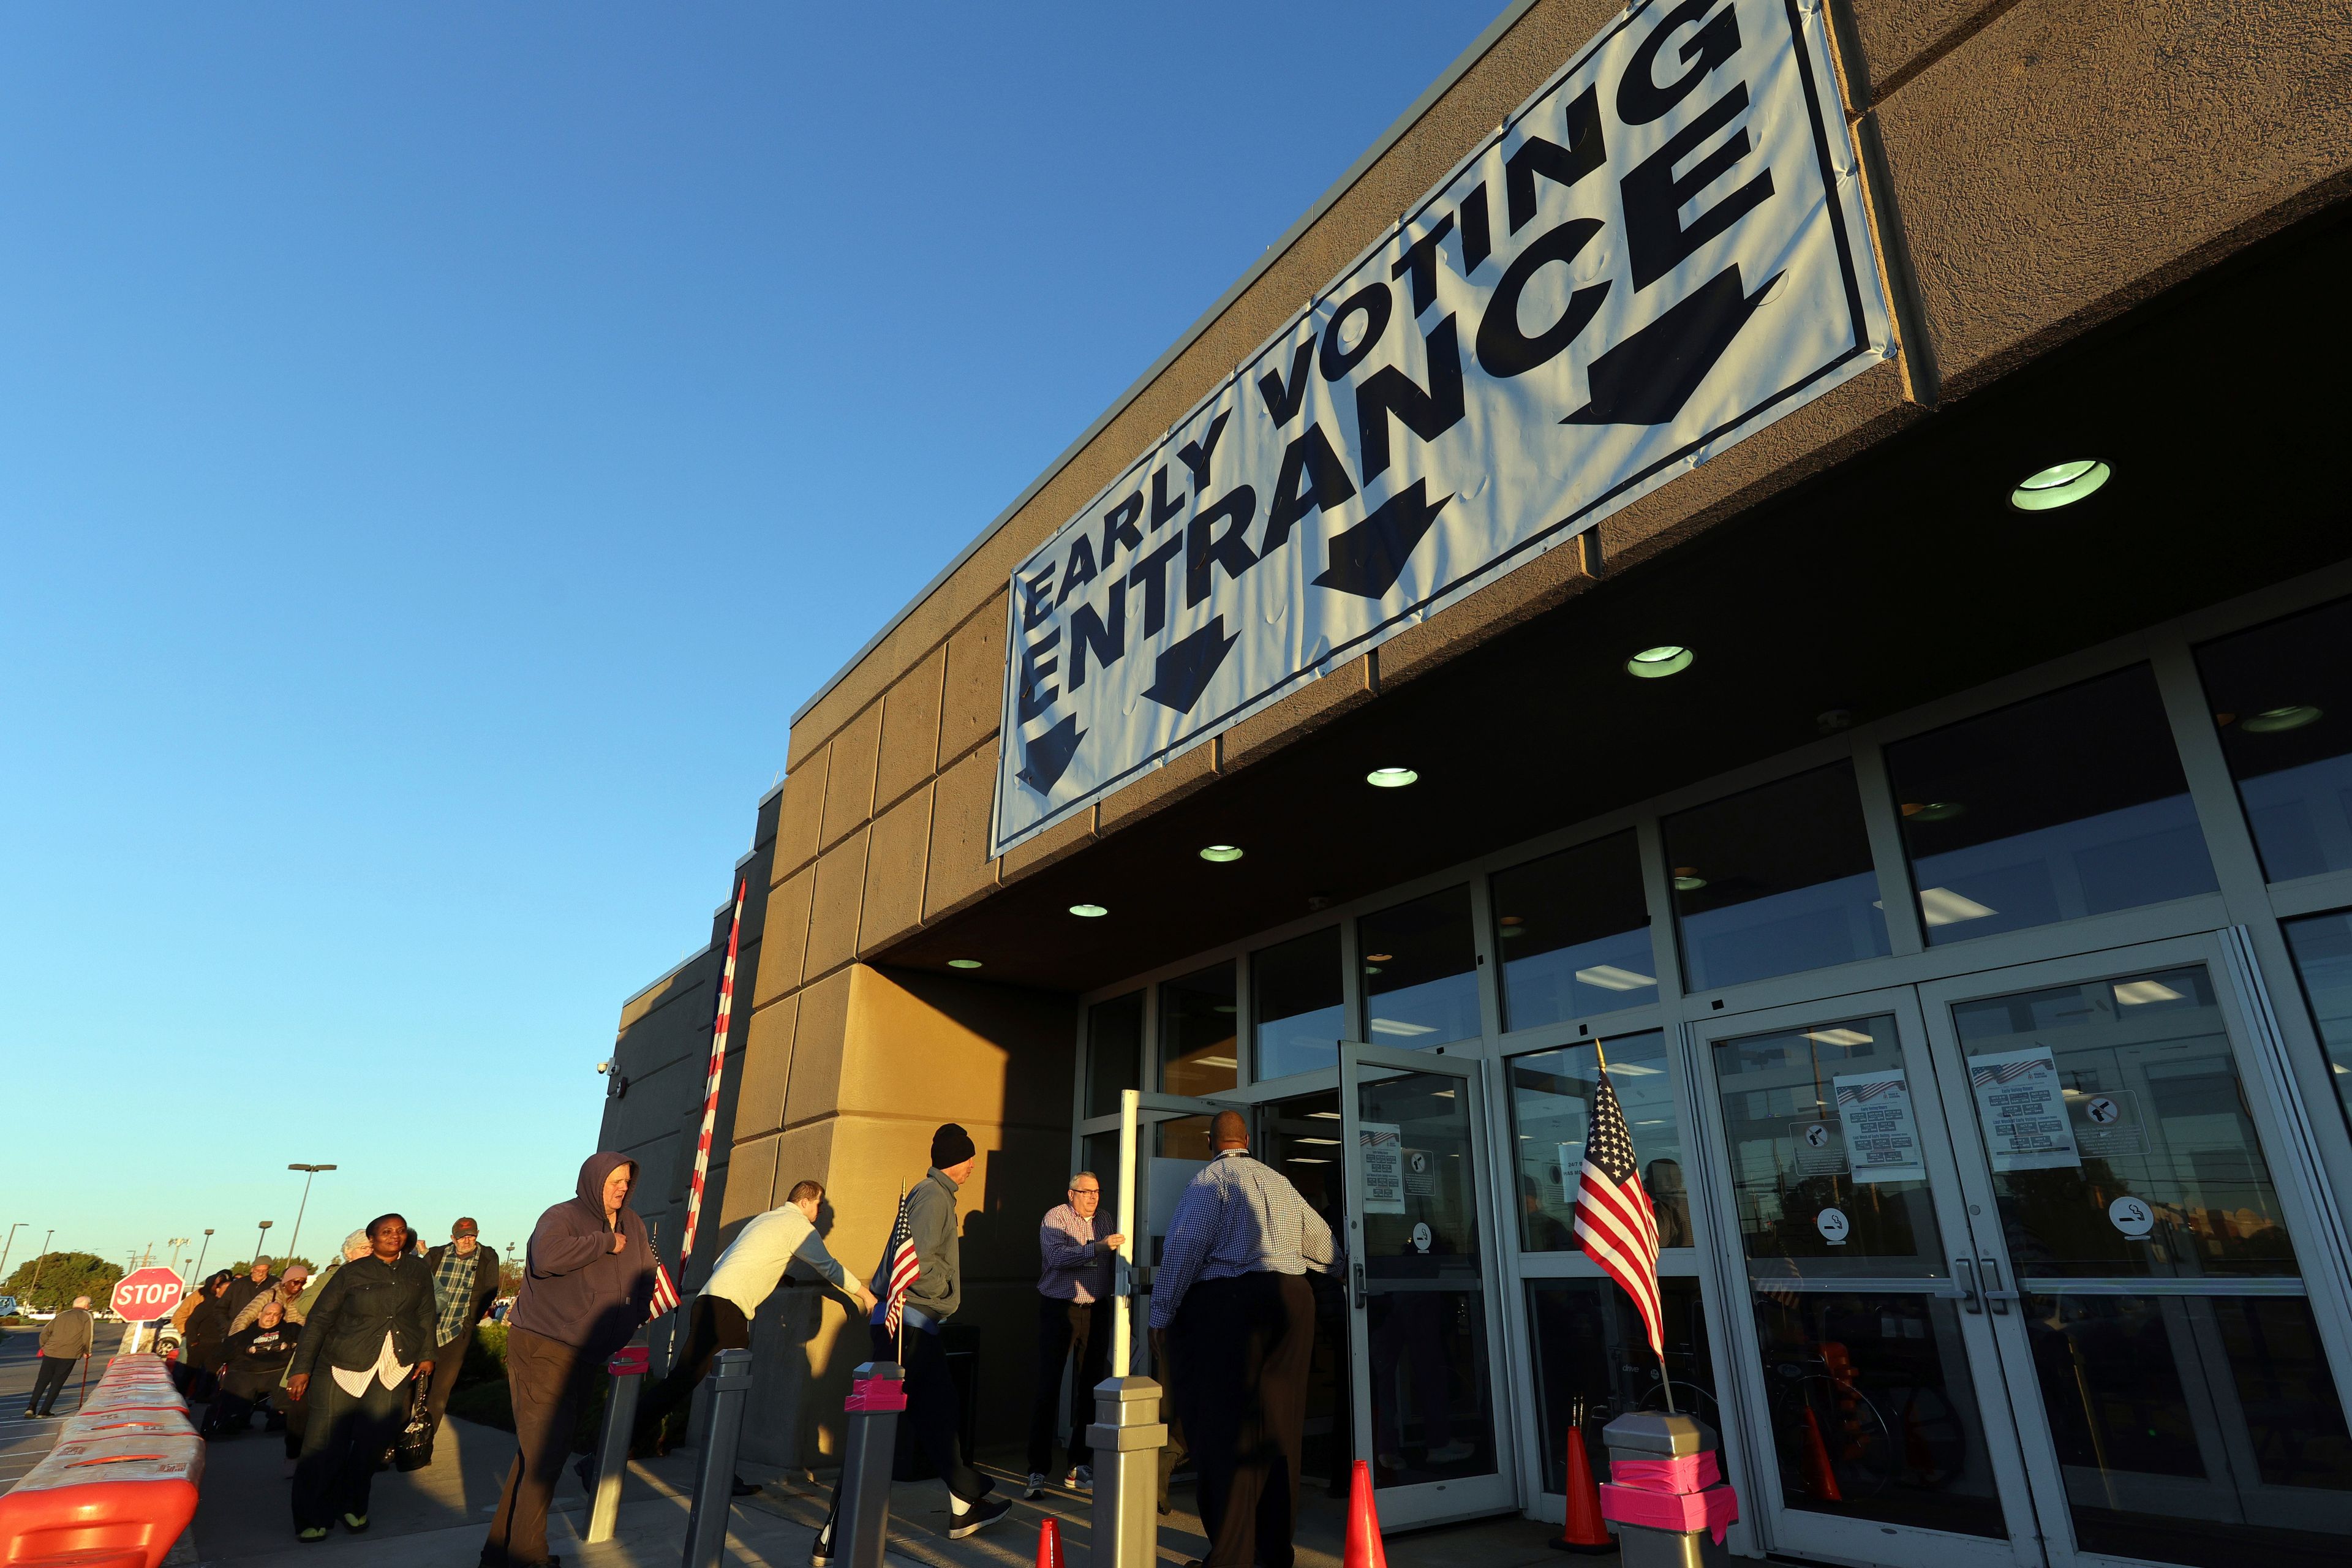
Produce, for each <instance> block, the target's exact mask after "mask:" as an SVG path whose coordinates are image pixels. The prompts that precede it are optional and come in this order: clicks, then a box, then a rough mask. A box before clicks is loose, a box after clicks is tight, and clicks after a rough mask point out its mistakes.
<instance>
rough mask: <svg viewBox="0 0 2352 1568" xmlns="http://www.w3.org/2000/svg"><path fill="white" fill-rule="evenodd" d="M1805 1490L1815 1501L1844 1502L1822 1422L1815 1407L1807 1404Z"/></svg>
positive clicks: (1843, 1495)
mask: <svg viewBox="0 0 2352 1568" xmlns="http://www.w3.org/2000/svg"><path fill="white" fill-rule="evenodd" d="M1805 1490H1806V1491H1807V1492H1808V1493H1810V1494H1811V1497H1812V1500H1814V1501H1815V1502H1843V1501H1845V1494H1844V1493H1843V1492H1842V1491H1840V1490H1838V1484H1837V1472H1836V1471H1835V1470H1832V1468H1830V1447H1829V1445H1828V1444H1827V1443H1824V1442H1822V1424H1821V1421H1820V1419H1819V1418H1818V1417H1817V1416H1815V1415H1813V1407H1812V1406H1811V1405H1806V1406H1805Z"/></svg>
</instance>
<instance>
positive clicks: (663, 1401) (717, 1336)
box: [630, 1296, 751, 1447]
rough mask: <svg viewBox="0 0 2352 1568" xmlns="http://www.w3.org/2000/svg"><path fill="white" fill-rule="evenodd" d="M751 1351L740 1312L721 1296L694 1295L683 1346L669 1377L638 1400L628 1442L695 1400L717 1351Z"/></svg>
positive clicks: (747, 1325)
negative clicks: (689, 1401) (635, 1418)
mask: <svg viewBox="0 0 2352 1568" xmlns="http://www.w3.org/2000/svg"><path fill="white" fill-rule="evenodd" d="M750 1349H751V1320H750V1319H748V1318H746V1317H744V1316H743V1309H742V1308H740V1307H739V1306H737V1305H736V1304H735V1303H734V1302H732V1301H730V1300H728V1299H727V1298H726V1297H724V1296H697V1297H696V1298H695V1299H694V1305H693V1306H692V1307H691V1308H689V1309H688V1312H687V1319H686V1343H685V1345H684V1346H682V1347H681V1348H680V1349H679V1351H678V1352H677V1364H676V1365H674V1366H672V1367H671V1368H670V1369H669V1375H668V1376H667V1377H665V1378H663V1379H662V1380H661V1381H660V1382H659V1383H657V1384H654V1385H653V1386H652V1387H651V1388H648V1389H646V1391H645V1393H644V1394H640V1395H639V1396H638V1398H637V1424H636V1427H635V1432H634V1433H633V1435H632V1436H631V1439H630V1442H631V1446H632V1447H635V1445H636V1444H637V1443H639V1442H642V1441H644V1440H645V1439H646V1438H649V1437H651V1436H653V1435H654V1434H655V1433H656V1432H658V1431H659V1430H660V1429H661V1424H662V1422H663V1420H664V1419H665V1418H667V1416H668V1415H669V1413H670V1412H671V1411H673V1410H676V1409H677V1407H678V1406H679V1405H684V1404H685V1403H687V1401H688V1400H690V1399H692V1398H693V1397H694V1391H695V1389H696V1388H697V1387H698V1385H699V1384H701V1382H702V1380H703V1378H704V1377H705V1376H706V1375H707V1374H708V1373H709V1371H710V1358H711V1357H712V1356H715V1355H717V1354H718V1353H719V1352H720V1351H747V1350H750Z"/></svg>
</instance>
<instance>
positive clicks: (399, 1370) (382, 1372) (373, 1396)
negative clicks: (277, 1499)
mask: <svg viewBox="0 0 2352 1568" xmlns="http://www.w3.org/2000/svg"><path fill="white" fill-rule="evenodd" d="M410 1235H411V1233H410V1231H409V1228H408V1222H407V1221H406V1220H405V1219H403V1218H402V1217H401V1216H400V1215H396V1214H388V1215H381V1216H379V1217H378V1218H376V1219H375V1220H373V1221H372V1222H371V1223H370V1224H369V1226H368V1227H367V1237H368V1249H369V1250H368V1254H367V1256H366V1257H364V1258H353V1259H352V1260H351V1261H350V1262H348V1263H346V1264H344V1265H343V1266H342V1267H341V1268H338V1269H336V1270H335V1277H334V1278H333V1279H330V1280H328V1281H327V1282H326V1284H325V1285H323V1286H321V1287H320V1290H319V1299H318V1300H317V1301H315V1302H313V1303H312V1304H311V1307H310V1315H309V1316H307V1317H306V1318H304V1319H303V1321H302V1342H301V1343H300V1344H299V1345H297V1346H296V1347H295V1349H294V1360H293V1363H292V1368H293V1370H292V1371H291V1372H289V1373H288V1374H287V1378H286V1390H287V1392H288V1393H289V1394H292V1395H293V1396H294V1397H295V1398H296V1399H299V1400H301V1401H302V1403H303V1404H304V1405H305V1406H306V1415H305V1419H304V1423H303V1431H302V1453H301V1457H300V1458H299V1459H297V1460H296V1461H295V1467H294V1531H295V1534H296V1536H297V1537H298V1538H299V1539H300V1540H303V1541H324V1540H325V1539H326V1538H327V1532H328V1531H329V1530H331V1528H332V1526H333V1522H334V1521H335V1520H336V1519H338V1518H340V1519H341V1521H343V1528H344V1529H345V1530H348V1531H351V1532H352V1534H354V1535H356V1534H358V1533H359V1532H360V1531H362V1530H365V1529H366V1528H367V1526H368V1491H369V1489H370V1488H371V1487H372V1486H373V1483H374V1481H375V1468H376V1462H377V1461H378V1460H379V1459H381V1458H383V1451H384V1449H385V1448H386V1447H389V1446H390V1445H391V1443H392V1441H393V1439H394V1438H395V1437H396V1436H399V1435H400V1428H401V1426H402V1424H403V1423H404V1421H405V1420H406V1419H407V1416H408V1406H409V1400H410V1396H411V1394H412V1393H413V1390H412V1389H411V1388H410V1386H409V1385H410V1384H411V1383H413V1382H415V1380H417V1379H420V1378H423V1379H428V1380H429V1379H430V1378H431V1377H432V1375H433V1351H434V1346H435V1342H436V1337H437V1336H436V1321H435V1320H436V1310H435V1307H434V1302H433V1270H431V1269H430V1268H426V1267H425V1259H423V1258H419V1257H417V1256H416V1255H415V1253H414V1252H413V1251H411V1250H410V1249H409V1240H410ZM314 1379H315V1382H316V1385H317V1386H316V1394H315V1396H314V1395H313V1391H312V1384H313V1381H314Z"/></svg>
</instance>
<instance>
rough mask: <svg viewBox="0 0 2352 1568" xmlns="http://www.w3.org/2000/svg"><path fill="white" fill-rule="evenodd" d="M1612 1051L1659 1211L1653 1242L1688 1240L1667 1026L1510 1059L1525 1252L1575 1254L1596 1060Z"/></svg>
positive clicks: (1613, 1070) (1638, 1154)
mask: <svg viewBox="0 0 2352 1568" xmlns="http://www.w3.org/2000/svg"><path fill="white" fill-rule="evenodd" d="M1603 1048H1606V1050H1607V1051H1608V1053H1609V1081H1610V1082H1611V1084H1612V1085H1613V1086H1615V1088H1616V1090H1617V1103H1618V1105H1619V1107H1620V1108H1621V1109H1622V1110H1623V1111H1624V1112H1625V1125H1626V1127H1627V1129H1628V1130H1629V1131H1632V1133H1633V1154H1634V1157H1635V1159H1637V1160H1638V1161H1639V1162H1640V1163H1641V1170H1642V1185H1643V1189H1644V1190H1646V1191H1647V1192H1648V1193H1649V1194H1650V1205H1651V1207H1652V1208H1653V1209H1654V1210H1655V1211H1656V1213H1657V1216H1658V1245H1659V1246H1661V1247H1688V1246H1690V1245H1692V1243H1691V1228H1690V1194H1689V1192H1688V1190H1687V1188H1686V1186H1685V1181H1684V1173H1683V1139H1682V1129H1681V1127H1680V1125H1679V1124H1678V1123H1677V1122H1676V1121H1675V1097H1674V1089H1673V1087H1672V1079H1670V1078H1669V1077H1668V1074H1667V1068H1666V1037H1665V1035H1664V1032H1663V1031H1661V1030H1657V1029H1650V1030H1645V1031H1644V1032H1643V1033H1641V1034H1638V1035H1620V1036H1618V1037H1615V1038H1613V1039H1611V1040H1609V1041H1607V1042H1606V1043H1605V1047H1601V1046H1595V1045H1593V1044H1592V1043H1591V1042H1590V1041H1588V1042H1586V1043H1584V1044H1582V1045H1575V1046H1563V1047H1560V1048H1559V1049H1558V1050H1554V1051H1536V1052H1533V1053H1532V1054H1530V1055H1528V1056H1524V1057H1513V1058H1511V1059H1510V1062H1509V1064H1508V1067H1509V1073H1510V1083H1511V1131H1512V1133H1513V1135H1514V1139H1515V1142H1516V1146H1517V1163H1518V1172H1517V1180H1518V1205H1519V1246H1520V1247H1522V1248H1524V1249H1525V1250H1527V1251H1528V1252H1577V1251H1580V1250H1582V1248H1581V1246H1580V1243H1579V1242H1578V1241H1577V1239H1576V1214H1575V1211H1576V1188H1577V1182H1578V1178H1579V1175H1580V1173H1581V1172H1582V1170H1583V1168H1584V1138H1585V1130H1586V1129H1587V1128H1588V1127H1589V1126H1590V1125H1591V1102H1592V1097H1593V1095H1594V1094H1595V1093H1597V1092H1599V1089H1600V1087H1601V1069H1600V1062H1599V1058H1600V1054H1601V1049H1603Z"/></svg>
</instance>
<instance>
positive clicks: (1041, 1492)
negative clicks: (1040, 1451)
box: [1021, 1470, 1045, 1498]
mask: <svg viewBox="0 0 2352 1568" xmlns="http://www.w3.org/2000/svg"><path fill="white" fill-rule="evenodd" d="M1021 1495H1022V1496H1023V1497H1024V1498H1041V1497H1044V1496H1045V1473H1044V1472H1043V1471H1041V1470H1032V1471H1030V1472H1029V1489H1028V1490H1026V1491H1024V1492H1023V1493H1022V1494H1021Z"/></svg>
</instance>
